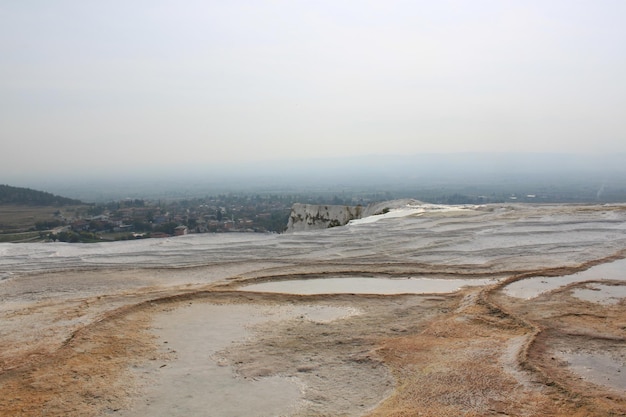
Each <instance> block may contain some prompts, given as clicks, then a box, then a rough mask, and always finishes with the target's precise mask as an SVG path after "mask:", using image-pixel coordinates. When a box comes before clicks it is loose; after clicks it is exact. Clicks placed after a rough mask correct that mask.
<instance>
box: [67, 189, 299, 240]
mask: <svg viewBox="0 0 626 417" xmlns="http://www.w3.org/2000/svg"><path fill="white" fill-rule="evenodd" d="M291 203H292V202H291V201H290V200H285V199H281V198H277V199H275V200H274V199H271V198H261V197H257V198H254V197H247V198H243V197H241V198H237V197H233V196H223V197H221V198H213V199H196V200H181V201H171V202H161V201H144V200H124V201H119V202H114V203H107V204H101V205H95V206H93V207H92V209H90V211H89V212H88V213H85V214H84V215H82V216H80V217H79V218H76V219H73V220H72V221H70V222H69V227H70V228H71V231H72V232H74V233H91V234H96V235H98V236H100V237H101V238H119V236H125V238H128V236H132V237H134V238H141V237H169V236H180V235H186V234H189V233H222V232H282V231H284V229H285V228H286V226H287V219H288V216H289V211H290V209H291ZM126 235H128V236H126Z"/></svg>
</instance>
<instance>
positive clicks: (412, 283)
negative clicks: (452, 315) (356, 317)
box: [240, 277, 496, 295]
mask: <svg viewBox="0 0 626 417" xmlns="http://www.w3.org/2000/svg"><path fill="white" fill-rule="evenodd" d="M495 282H496V280H494V279H447V278H411V277H410V278H382V277H378V278H368V277H343V278H340V277H337V278H314V279H299V280H289V281H272V282H263V283H259V284H250V285H246V286H243V287H241V288H240V289H241V290H244V291H255V292H272V293H285V294H299V295H314V294H383V295H392V294H432V293H437V294H442V293H451V292H455V291H458V290H459V289H461V288H463V287H467V286H482V285H489V284H494V283H495Z"/></svg>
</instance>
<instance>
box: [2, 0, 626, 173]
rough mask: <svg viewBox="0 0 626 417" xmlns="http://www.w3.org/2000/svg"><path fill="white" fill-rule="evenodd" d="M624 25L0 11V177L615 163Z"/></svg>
mask: <svg viewBox="0 0 626 417" xmlns="http://www.w3.org/2000/svg"><path fill="white" fill-rule="evenodd" d="M624 22H626V1H623V0H615V1H609V0H589V1H576V0H564V1H557V0H539V1H532V0H530V1H529V0H523V1H506V0H493V1H486V0H472V1H431V0H428V1H418V0H412V1H396V0H385V1H361V0H359V1H357V0H354V1H341V0H332V1H313V0H310V1H298V0H289V1H279V0H277V1H262V0H257V1H253V0H251V1H239V0H228V1H205V0H201V1H200V0H199V1H180V0H178V1H173V0H172V1H170V0H145V1H143V0H142V1H139V0H134V1H129V0H124V1H118V0H112V1H85V0H80V1H78V0H76V1H73V0H55V1H48V0H20V1H14V0H0V155H1V165H0V183H2V182H3V181H2V177H11V176H15V175H18V174H20V173H23V172H24V171H29V170H32V169H33V168H34V169H35V172H37V173H40V174H42V175H52V174H53V173H56V172H60V171H65V170H68V169H75V168H79V169H81V170H83V169H85V168H86V167H90V169H93V170H94V171H98V170H100V169H103V168H107V167H112V168H116V169H120V168H121V167H128V166H130V165H133V166H137V167H144V166H155V165H156V166H163V167H166V166H168V165H178V164H182V163H190V164H198V163H207V164H215V163H231V162H239V163H241V162H246V161H252V160H256V161H258V160H280V159H294V158H305V157H326V156H345V155H362V154H370V155H371V154H401V153H420V152H465V151H515V152H518V151H519V152H527V151H528V152H544V151H546V152H554V151H570V152H626V24H625V23H624ZM31 172H32V171H31Z"/></svg>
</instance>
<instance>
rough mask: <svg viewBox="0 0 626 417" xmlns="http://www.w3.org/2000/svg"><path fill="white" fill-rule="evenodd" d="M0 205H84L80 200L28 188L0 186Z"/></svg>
mask: <svg viewBox="0 0 626 417" xmlns="http://www.w3.org/2000/svg"><path fill="white" fill-rule="evenodd" d="M0 204H20V205H26V206H69V205H79V204H85V203H83V202H82V201H80V200H74V199H71V198H67V197H61V196H58V195H54V194H51V193H48V192H45V191H37V190H32V189H30V188H22V187H12V186H10V185H6V184H0Z"/></svg>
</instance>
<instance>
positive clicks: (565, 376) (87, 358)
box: [0, 266, 626, 417]
mask: <svg viewBox="0 0 626 417" xmlns="http://www.w3.org/2000/svg"><path fill="white" fill-rule="evenodd" d="M583 267H586V266H583ZM566 272H572V271H563V270H560V271H543V274H557V273H558V274H563V273H566ZM86 273H96V272H86ZM616 285H622V284H618V283H616ZM499 287H500V286H498V285H496V286H492V287H488V288H469V289H465V290H463V291H461V292H459V293H456V294H453V295H436V296H434V295H401V296H374V295H361V296H358V295H334V296H295V295H281V294H257V293H242V292H237V291H232V290H231V289H229V288H228V287H227V286H222V287H217V286H212V287H207V288H204V289H198V288H194V289H182V288H178V289H172V290H168V291H158V290H154V289H152V290H146V291H145V292H144V293H141V292H137V293H135V294H126V295H123V296H122V295H120V296H118V297H113V296H111V297H108V298H107V299H106V300H105V299H103V298H100V297H93V298H89V299H74V300H64V301H63V302H59V303H56V304H55V303H54V302H47V303H39V305H37V306H32V307H30V310H29V311H28V314H26V315H25V316H24V317H23V319H24V320H21V321H19V325H20V326H26V327H28V326H31V325H32V326H34V327H37V326H36V323H34V322H32V321H33V320H35V321H36V320H38V319H39V318H41V319H42V320H48V321H49V322H50V323H56V325H57V327H54V326H50V327H48V330H47V331H44V330H43V329H39V330H40V333H39V335H40V337H39V339H38V340H32V341H30V342H28V341H27V342H25V341H23V340H22V341H20V340H19V339H17V338H13V339H12V338H11V337H8V338H5V340H4V341H2V342H0V343H2V352H4V353H3V354H2V355H3V357H2V360H3V362H2V366H3V369H2V373H1V374H0V415H2V416H16V417H17V416H104V415H116V414H118V413H119V414H118V415H123V412H124V410H126V409H128V408H129V407H132V402H133V400H134V399H135V398H136V397H138V396H139V395H140V391H141V387H140V386H138V384H137V381H136V379H135V378H134V377H133V374H132V372H131V371H130V369H132V368H133V367H138V366H142V364H145V363H154V364H155V366H157V367H158V366H164V365H167V364H168V363H170V361H173V360H175V358H174V357H173V356H172V355H171V354H168V353H163V351H162V350H160V349H159V347H158V346H157V342H156V340H155V336H154V335H153V334H152V333H151V332H150V327H151V323H152V322H151V320H152V317H153V316H154V315H156V314H163V313H167V311H169V310H172V309H176V308H182V307H183V306H185V305H188V304H189V303H211V304H221V305H231V304H244V303H245V304H254V305H263V306H268V305H270V306H271V305H283V304H290V305H298V304H302V305H324V306H341V307H346V306H348V307H352V308H355V309H358V310H359V311H360V312H361V314H358V315H355V316H350V317H347V318H345V319H341V320H335V321H331V322H329V323H324V324H320V323H312V322H308V321H297V320H296V321H294V320H291V321H284V322H281V323H279V324H276V323H274V324H272V325H266V326H262V327H261V328H258V329H257V332H256V333H255V334H256V336H255V337H254V338H252V339H249V340H247V341H246V342H245V343H241V344H239V345H237V346H234V347H233V348H231V349H229V350H228V351H225V352H223V353H222V356H223V358H222V359H223V360H224V361H227V362H229V363H230V364H232V365H233V366H234V367H235V370H236V372H237V374H238V375H239V376H240V377H242V378H252V379H254V378H261V377H264V376H269V375H281V376H295V377H298V378H299V379H301V380H302V381H303V382H304V384H305V385H306V386H307V387H308V389H305V390H304V394H303V395H304V400H306V404H305V405H304V406H302V407H300V408H298V409H296V410H294V412H293V413H291V415H296V416H318V415H327V416H337V415H368V416H460V415H464V416H490V415H494V416H504V415H509V416H619V415H626V396H625V394H624V392H619V391H616V390H614V389H611V388H609V387H603V386H601V385H594V384H592V383H590V382H588V381H586V380H583V379H581V378H580V377H579V376H577V375H576V374H574V373H572V372H570V370H569V369H568V367H567V366H566V363H565V362H564V361H562V360H558V359H555V355H554V349H555V348H558V347H563V346H567V347H568V348H569V349H587V350H598V349H603V350H610V351H613V352H617V353H618V354H622V355H623V354H624V351H625V349H626V304H625V303H624V300H623V299H622V301H621V302H620V303H617V304H613V305H601V304H594V303H587V302H584V301H581V300H578V299H575V298H573V297H572V296H571V290H572V286H570V287H567V288H564V289H561V290H558V291H555V292H552V293H549V294H545V295H543V296H541V297H538V298H537V299H533V300H518V299H512V298H510V297H507V296H506V295H504V293H503V292H501V291H500V288H499ZM116 303H119V304H120V307H118V308H116V309H113V310H111V309H110V306H111V305H116ZM107 306H109V307H107ZM37 309H39V310H38V311H37ZM581 312H582V313H581ZM16 314H17V313H16ZM44 317H45V319H44ZM77 317H78V318H81V317H82V318H88V319H85V320H84V322H81V321H80V320H78V321H77ZM44 327H45V326H44ZM54 329H56V330H54ZM161 363H162V364H163V365H160V364H161ZM9 365H10V366H9ZM367 391H370V392H369V393H368V392H367ZM372 394H373V395H372ZM372 396H374V397H376V396H378V400H375V403H374V405H373V406H371V407H368V406H367V405H366V404H361V403H359V401H361V399H363V398H366V399H369V400H370V401H371V400H372V398H371V397H372ZM359 407H363V408H359Z"/></svg>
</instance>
